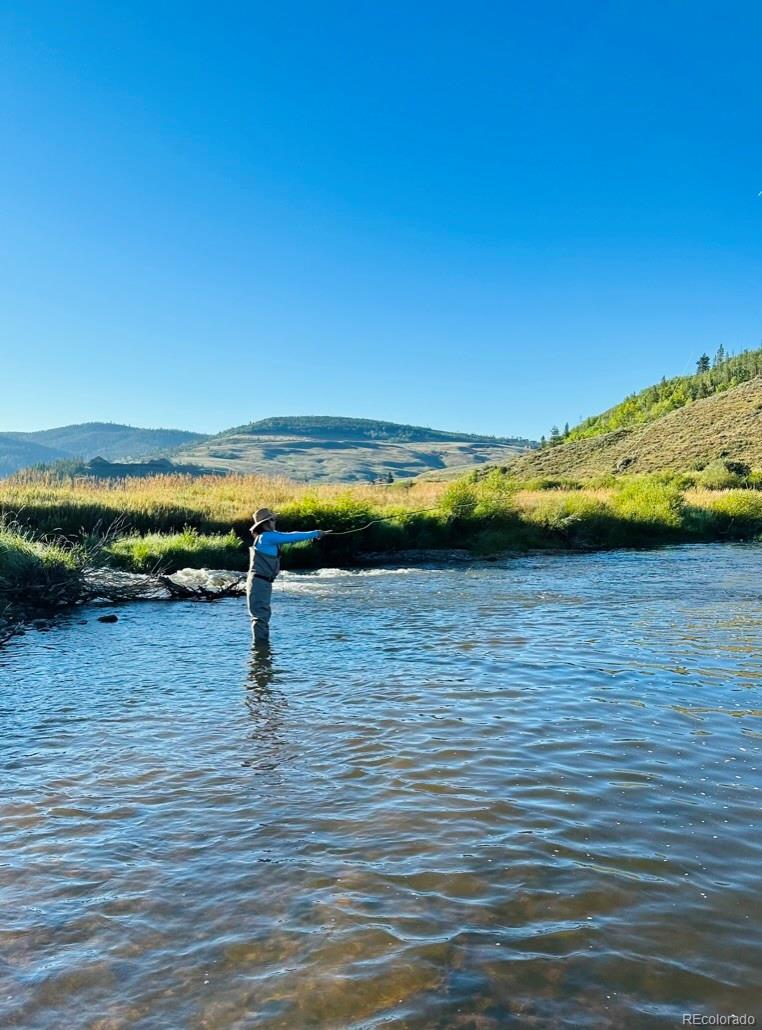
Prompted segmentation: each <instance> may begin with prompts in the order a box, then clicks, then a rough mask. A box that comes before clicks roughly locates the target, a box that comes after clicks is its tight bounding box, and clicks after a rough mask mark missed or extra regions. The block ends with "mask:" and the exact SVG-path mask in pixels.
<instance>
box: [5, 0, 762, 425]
mask: <svg viewBox="0 0 762 1030" xmlns="http://www.w3.org/2000/svg"><path fill="white" fill-rule="evenodd" d="M761 32H762V8H761V7H760V6H759V5H758V4H756V3H732V2H731V3H719V2H717V3H702V2H700V0H699V2H691V3H687V2H684V0H681V2H673V0H659V2H639V3H634V2H633V3H617V2H605V3H604V2H579V0H575V2H573V3H572V2H570V3H556V2H546V3H539V4H528V3H524V2H522V3H510V2H503V3H497V2H492V3H480V2H470V3H467V4H466V3H447V2H441V0H440V2H437V3H436V4H434V3H427V2H419V3H416V4H410V3H401V2H388V3H386V2H385V3H380V2H379V3H370V2H367V3H366V2H356V0H355V2H351V3H350V2H346V3H332V2H324V0H321V2H320V3H317V2H312V3H296V2H294V3H285V4H271V3H268V4H264V3H257V2H253V3H243V2H239V3H229V2H226V0H221V2H217V3H214V4H210V3H194V2H184V3H182V4H180V3H173V2H160V3H157V2H151V3H143V2H139V0H132V2H130V3H106V4H104V3H83V2H77V0H73V2H71V3H67V4H61V3H59V2H55V3H53V2H50V3H48V2H37V0H23V2H21V0H17V2H12V0H6V2H5V3H3V4H2V5H0V119H2V138H3V151H4V153H3V158H2V161H1V162H0V225H1V226H2V229H1V231H0V331H1V332H2V347H3V357H2V362H1V363H0V375H1V376H2V388H1V389H0V399H1V401H2V403H1V405H0V430H13V429H17V430H31V429H37V428H46V427H49V426H54V425H60V424H64V423H69V422H80V421H88V420H110V421H117V422H129V423H131V424H134V425H145V426H174V427H181V428H189V429H197V430H202V431H218V430H221V429H223V428H226V427H228V426H231V425H238V424H241V423H243V422H247V421H250V420H254V419H257V418H263V417H266V416H269V415H281V414H335V415H358V416H364V417H370V418H388V419H392V420H396V421H402V422H414V423H421V424H427V425H433V426H437V427H440V428H447V429H460V430H467V431H473V432H486V433H495V434H500V435H513V434H516V435H526V436H539V435H540V434H541V433H543V432H547V431H548V429H549V428H550V426H551V425H552V424H553V423H554V422H556V423H558V424H560V425H563V423H564V422H565V421H569V422H571V423H574V422H576V421H577V420H578V419H579V418H580V417H581V416H586V415H588V414H592V413H594V412H596V411H599V410H601V409H603V408H605V407H607V406H608V405H610V404H612V403H615V402H616V401H618V400H619V399H621V397H622V396H624V395H625V394H626V393H629V392H631V391H632V390H634V389H636V388H639V387H641V386H644V385H647V384H648V383H650V382H653V381H655V380H657V379H658V378H660V377H661V376H662V375H664V374H666V375H672V374H679V373H681V372H684V371H688V370H690V369H692V367H693V362H694V361H695V358H696V357H697V356H698V355H699V354H700V353H701V352H702V351H703V350H707V351H709V352H710V353H713V352H714V350H715V349H716V348H717V346H718V345H719V344H721V343H722V344H723V345H724V346H725V347H726V349H730V350H740V349H743V348H744V347H754V346H758V345H759V343H760V339H762V275H761V273H762V232H761V230H762V197H759V196H758V193H759V192H760V191H761V190H762V119H761V118H760V114H761V106H762V105H761V101H762V71H761V70H760V69H761V68H762V64H761V63H760V61H759V39H760V33H761Z"/></svg>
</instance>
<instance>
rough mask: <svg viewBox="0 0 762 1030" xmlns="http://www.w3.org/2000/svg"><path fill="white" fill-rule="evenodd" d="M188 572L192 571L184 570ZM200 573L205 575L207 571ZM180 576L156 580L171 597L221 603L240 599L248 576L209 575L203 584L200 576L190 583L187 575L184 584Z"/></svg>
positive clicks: (161, 576) (203, 570) (161, 577)
mask: <svg viewBox="0 0 762 1030" xmlns="http://www.w3.org/2000/svg"><path fill="white" fill-rule="evenodd" d="M188 571H191V570H183V572H186V574H187V572H188ZM199 571H200V572H201V573H204V572H206V569H201V570H199ZM180 575H181V574H180V573H175V576H174V577H172V576H165V575H159V576H157V577H156V578H157V580H158V582H159V583H161V585H162V586H163V587H165V589H166V590H168V591H169V594H170V596H171V597H174V598H178V599H184V600H189V601H219V600H220V599H221V598H223V597H239V596H240V595H241V593H242V592H243V590H242V588H243V584H244V583H245V581H246V574H245V573H243V572H241V573H238V574H235V573H233V574H225V573H220V572H215V573H207V576H206V580H207V582H206V583H203V582H201V579H200V577H199V576H197V577H196V578H195V581H193V580H191V581H188V577H187V575H186V582H183V581H182V579H180V578H179V577H180Z"/></svg>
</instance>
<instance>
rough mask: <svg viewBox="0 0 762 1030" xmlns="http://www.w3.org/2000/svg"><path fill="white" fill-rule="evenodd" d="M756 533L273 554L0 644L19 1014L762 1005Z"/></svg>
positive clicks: (231, 1016) (478, 1022)
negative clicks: (221, 587) (572, 545)
mask: <svg viewBox="0 0 762 1030" xmlns="http://www.w3.org/2000/svg"><path fill="white" fill-rule="evenodd" d="M760 582H762V548H761V547H758V546H746V547H741V546H731V545H729V546H725V547H715V546H710V547H694V548H675V549H669V550H666V551H659V552H644V553H612V554H604V555H591V556H577V557H551V556H547V557H528V558H525V559H520V560H516V561H512V562H507V563H502V564H497V563H496V564H493V563H489V564H485V565H484V566H478V567H473V568H462V567H458V568H457V569H450V570H447V569H420V570H412V569H411V570H397V571H394V570H381V571H378V572H363V573H346V572H337V571H330V570H324V571H323V572H321V573H319V574H310V575H304V576H290V577H284V580H283V581H282V582H281V583H279V584H278V588H277V589H276V592H275V597H274V619H273V632H274V642H273V647H272V650H270V649H269V648H266V649H262V650H257V651H251V649H250V646H249V634H250V630H249V625H248V620H247V618H246V616H245V611H244V610H243V605H242V602H240V601H234V600H230V601H223V602H220V603H219V604H217V605H199V604H196V605H194V604H180V603H174V604H164V605H162V604H155V603H146V604H142V605H133V606H127V607H125V608H124V609H122V611H121V615H120V620H119V622H118V623H117V624H115V625H112V626H108V625H103V624H100V623H98V622H97V621H96V619H95V615H96V613H95V612H85V613H84V615H85V616H86V622H85V624H81V623H80V620H81V619H82V617H83V613H78V614H77V615H76V616H74V617H72V618H70V619H68V620H65V621H64V622H62V623H61V624H60V625H59V626H57V627H55V628H54V629H53V630H51V631H50V632H48V633H37V632H30V633H28V634H27V635H26V636H25V637H23V638H20V639H17V640H15V641H12V642H11V644H10V645H9V646H8V647H7V648H6V649H5V651H4V652H2V653H0V731H1V732H2V744H0V764H1V767H2V783H3V791H2V795H1V796H0V818H1V819H2V823H1V824H0V825H1V832H2V837H1V838H0V889H1V890H2V898H1V899H0V900H1V901H2V913H3V919H2V924H1V925H0V1025H3V1026H5V1025H10V1026H19V1027H48V1026H51V1027H53V1026H55V1027H59V1026H66V1027H79V1026H82V1027H100V1028H114V1027H125V1028H127V1027H130V1028H132V1027H185V1026H187V1027H198V1028H201V1027H249V1026H257V1027H260V1026H261V1027H301V1026H326V1027H343V1026H347V1027H349V1026H352V1027H374V1026H384V1027H413V1028H416V1027H451V1026H462V1027H480V1028H482V1027H484V1028H487V1027H502V1026H525V1025H526V1026H538V1027H558V1026H569V1027H572V1026H573V1027H577V1026H591V1027H641V1026H642V1027H651V1026H661V1025H663V1026H676V1025H681V1019H682V1013H683V1012H697V1013H706V1014H710V1013H715V1012H720V1013H729V1012H735V1013H737V1014H739V1013H744V1012H745V1013H753V1014H754V1015H756V1016H757V1017H758V1018H762V1011H760V1003H759V998H760V994H761V993H762V992H760V988H761V987H762V975H760V970H762V933H761V931H760V917H761V916H762V891H760V887H761V886H762V884H761V882H760V881H761V880H762V874H761V873H760V859H761V858H762V844H761V843H760V838H759V817H758V812H759V802H760V787H762V776H761V775H760V749H761V743H762V722H760V714H762V698H760V686H759V684H760V671H762V670H761V666H760V643H762V632H761V628H762V614H761V613H760V605H759V599H760V590H759V583H760Z"/></svg>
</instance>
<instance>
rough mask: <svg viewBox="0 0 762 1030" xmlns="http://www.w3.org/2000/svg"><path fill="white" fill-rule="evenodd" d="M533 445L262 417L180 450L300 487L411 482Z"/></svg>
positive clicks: (341, 421)
mask: <svg viewBox="0 0 762 1030" xmlns="http://www.w3.org/2000/svg"><path fill="white" fill-rule="evenodd" d="M533 446H536V445H535V444H534V443H533V442H532V441H529V440H524V439H516V438H501V437H490V436H476V435H473V434H468V433H448V432H443V431H441V430H437V429H427V428H425V427H423V426H410V425H399V424H397V423H394V422H379V421H375V420H373V419H353V418H330V417H328V416H307V415H304V416H294V417H291V418H285V417H284V418H268V419H263V420H262V421H260V422H252V423H249V424H248V425H245V426H238V427H237V428H235V429H229V430H227V431H226V432H224V433H220V434H218V435H217V436H213V437H210V438H208V439H206V440H204V441H202V442H200V443H196V444H192V445H190V446H188V447H183V448H182V449H181V450H179V451H177V452H176V453H175V455H174V460H175V461H176V462H182V461H188V462H192V463H193V464H195V465H203V466H204V467H207V468H213V469H222V470H225V471H229V472H242V473H252V472H262V473H266V474H268V475H275V476H278V475H282V476H286V477H288V478H289V479H295V480H300V481H305V482H317V481H322V482H326V481H328V482H351V481H363V480H372V479H377V478H380V477H384V476H388V475H390V474H391V476H392V477H393V478H395V479H398V478H407V477H410V476H415V475H418V474H419V473H421V472H425V471H427V470H430V469H445V468H449V467H450V466H454V465H469V466H471V465H477V464H484V463H494V462H506V461H508V460H509V459H510V458H512V457H514V456H515V455H516V454H518V453H521V452H522V451H525V450H527V449H528V448H530V447H533Z"/></svg>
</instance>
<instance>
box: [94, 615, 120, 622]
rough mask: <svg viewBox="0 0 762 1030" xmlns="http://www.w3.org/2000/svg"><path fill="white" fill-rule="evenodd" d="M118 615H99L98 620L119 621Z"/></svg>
mask: <svg viewBox="0 0 762 1030" xmlns="http://www.w3.org/2000/svg"><path fill="white" fill-rule="evenodd" d="M118 621H119V616H118V615H99V616H98V622H118Z"/></svg>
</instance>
